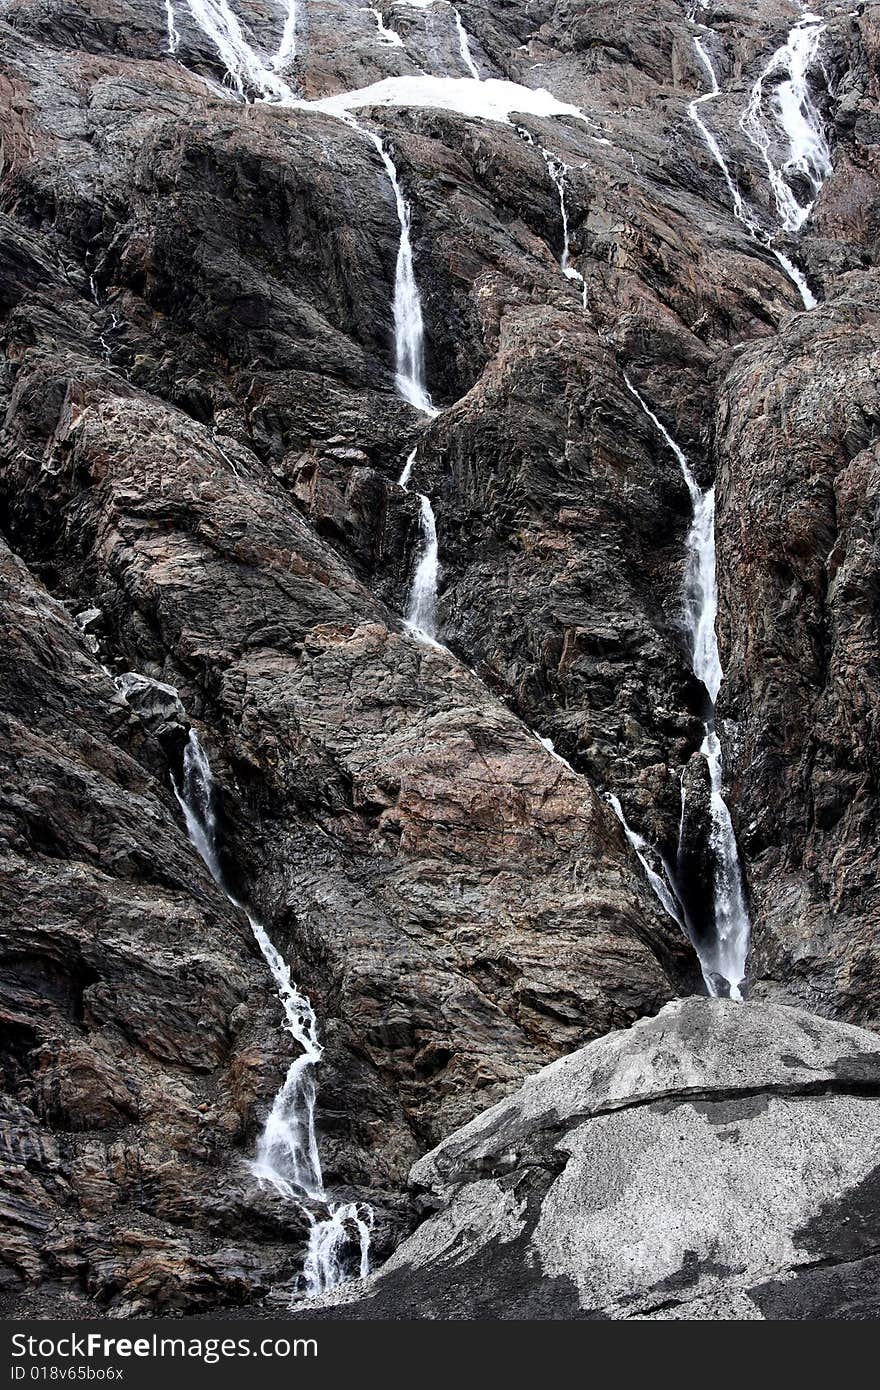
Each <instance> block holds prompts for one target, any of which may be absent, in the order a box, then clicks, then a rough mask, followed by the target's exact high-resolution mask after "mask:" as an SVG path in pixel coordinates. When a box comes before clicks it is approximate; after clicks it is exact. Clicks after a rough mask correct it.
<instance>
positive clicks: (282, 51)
mask: <svg viewBox="0 0 880 1390" xmlns="http://www.w3.org/2000/svg"><path fill="white" fill-rule="evenodd" d="M296 3H297V0H287V17H286V18H285V20H284V29H283V30H282V32H281V42H280V43H279V45H278V49H277V51H276V53H275V54H274V56H273V58H272V67H273V68H274V69H275V71H276V72H280V71H281V69H282V68H284V67H286V66H287V64H288V63H292V62H293V60H294V58H295V57H296Z"/></svg>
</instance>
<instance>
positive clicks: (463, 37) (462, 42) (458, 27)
mask: <svg viewBox="0 0 880 1390" xmlns="http://www.w3.org/2000/svg"><path fill="white" fill-rule="evenodd" d="M452 14H453V18H454V20H455V32H456V35H457V37H458V51H459V53H460V54H461V61H462V62H463V63H464V65H465V67H466V68H467V70H468V72H469V73H470V75H471V77H472V78H473V79H474V81H475V82H479V80H480V72H479V69H478V67H477V65H476V63H475V62H474V56H473V54H472V53H471V41H470V36H469V34H468V31H467V29H465V27H464V22H463V20H462V17H461V15H460V14H459V12H458V10H457V9H456V7H455V5H453V6H452Z"/></svg>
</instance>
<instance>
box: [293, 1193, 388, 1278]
mask: <svg viewBox="0 0 880 1390" xmlns="http://www.w3.org/2000/svg"><path fill="white" fill-rule="evenodd" d="M351 1227H354V1229H355V1231H356V1232H357V1241H358V1248H359V1253H360V1262H359V1266H358V1272H357V1278H359V1279H366V1277H367V1275H368V1274H369V1272H370V1234H371V1231H372V1227H373V1213H372V1211H371V1209H370V1208H369V1207H367V1206H363V1205H361V1204H358V1203H357V1202H346V1203H344V1204H343V1205H341V1206H338V1207H335V1208H334V1209H333V1211H332V1213H331V1216H330V1219H329V1220H328V1221H315V1220H314V1218H313V1219H312V1227H311V1231H310V1232H309V1246H308V1250H307V1252H306V1258H305V1263H304V1265H303V1278H304V1280H305V1285H306V1293H307V1294H308V1295H309V1297H310V1298H314V1297H315V1296H316V1295H317V1294H319V1293H326V1291H327V1290H328V1289H334V1288H336V1286H337V1284H343V1283H345V1281H346V1279H347V1278H350V1277H352V1276H349V1275H347V1274H346V1273H345V1270H344V1268H343V1264H342V1256H343V1254H344V1252H345V1250H346V1248H347V1247H348V1246H349V1245H351V1243H352V1236H351V1230H350V1228H351Z"/></svg>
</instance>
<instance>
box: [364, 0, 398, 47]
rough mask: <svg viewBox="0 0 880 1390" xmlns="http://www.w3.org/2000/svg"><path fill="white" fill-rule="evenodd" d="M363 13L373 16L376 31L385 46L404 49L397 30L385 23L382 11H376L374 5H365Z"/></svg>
mask: <svg viewBox="0 0 880 1390" xmlns="http://www.w3.org/2000/svg"><path fill="white" fill-rule="evenodd" d="M363 13H364V14H371V15H372V16H373V18H374V19H375V21H376V30H377V32H378V34H379V38H380V39H381V40H382V42H383V43H384V44H387V46H388V47H389V48H403V39H402V38H401V37H400V35H399V34H398V32H397V30H396V29H392V28H391V27H390V26H389V25H387V24H386V23H385V16H384V15H383V13H382V11H381V10H377V9H374V8H373V6H372V5H364V6H363Z"/></svg>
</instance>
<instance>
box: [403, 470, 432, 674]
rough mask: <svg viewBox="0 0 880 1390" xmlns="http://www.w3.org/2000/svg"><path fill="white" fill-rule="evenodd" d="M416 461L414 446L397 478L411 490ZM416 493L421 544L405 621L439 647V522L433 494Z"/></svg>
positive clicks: (415, 633) (421, 635) (419, 634)
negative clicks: (432, 503) (428, 495)
mask: <svg viewBox="0 0 880 1390" xmlns="http://www.w3.org/2000/svg"><path fill="white" fill-rule="evenodd" d="M415 461H416V450H415V449H413V451H412V453H411V454H409V456H408V457H407V460H406V463H405V464H404V465H403V472H402V473H401V475H400V477H399V479H398V487H402V488H403V490H404V492H409V480H410V478H411V477H412V471H413V464H414V463H415ZM417 496H418V499H419V524H420V528H421V536H422V547H421V550H420V552H419V558H418V561H417V562H416V568H415V573H414V574H413V580H412V585H411V586H410V591H409V602H408V604H407V610H406V620H405V621H406V625H407V627H408V628H409V630H410V632H411V633H412V634H413V636H414V637H417V638H418V640H419V641H420V642H425V643H427V644H428V645H429V646H432V647H436V646H439V642H438V640H437V582H438V578H439V574H440V563H439V546H438V543H437V522H436V519H435V517H434V508H433V507H432V506H431V501H430V498H428V497H426V496H425V495H424V493H422V492H420V493H418V494H417Z"/></svg>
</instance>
